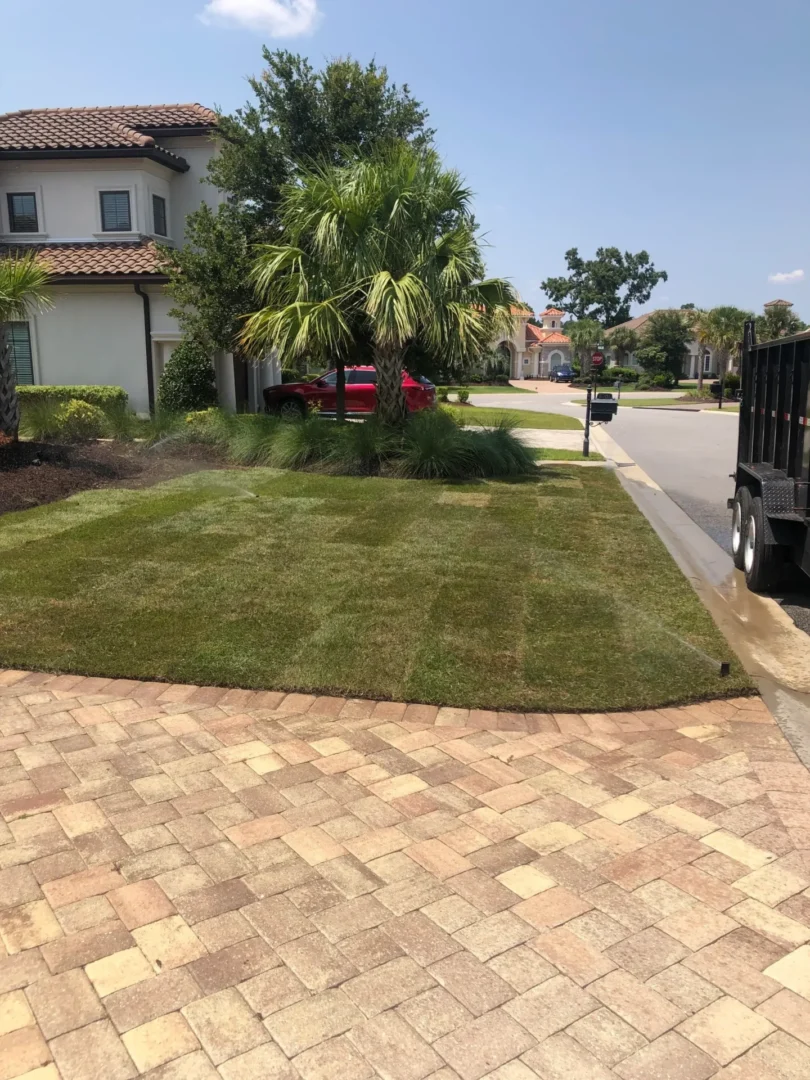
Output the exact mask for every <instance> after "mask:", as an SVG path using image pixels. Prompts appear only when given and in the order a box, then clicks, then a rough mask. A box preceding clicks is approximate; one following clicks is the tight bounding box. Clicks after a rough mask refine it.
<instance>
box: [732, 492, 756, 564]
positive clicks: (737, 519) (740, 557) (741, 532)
mask: <svg viewBox="0 0 810 1080" xmlns="http://www.w3.org/2000/svg"><path fill="white" fill-rule="evenodd" d="M750 515H751V492H750V491H749V490H748V488H747V487H741V488H740V489H739V490H738V491H737V494H736V495H735V496H734V507H733V510H732V515H731V554H732V556H733V558H734V565H735V566H736V567H737V569H738V570H743V569H744V568H745V526H746V522H747V521H748V518H749V517H750Z"/></svg>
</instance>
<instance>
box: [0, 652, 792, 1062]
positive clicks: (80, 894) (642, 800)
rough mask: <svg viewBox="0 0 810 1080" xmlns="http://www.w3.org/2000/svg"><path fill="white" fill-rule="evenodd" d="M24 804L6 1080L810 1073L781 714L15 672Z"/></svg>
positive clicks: (10, 885) (752, 706) (1, 702)
mask: <svg viewBox="0 0 810 1080" xmlns="http://www.w3.org/2000/svg"><path fill="white" fill-rule="evenodd" d="M0 785H2V786H1V787H0V809H1V810H2V821H0V939H1V940H2V946H3V948H2V950H0V1080H9V1078H12V1077H18V1076H21V1075H23V1076H25V1077H27V1078H28V1080H57V1078H58V1077H62V1078H64V1080H125V1078H127V1077H133V1076H136V1075H138V1074H146V1075H148V1076H150V1077H155V1078H158V1077H160V1078H162V1080H214V1078H216V1077H218V1076H221V1077H224V1078H225V1080H258V1078H261V1080H296V1078H299V1077H300V1078H303V1080H353V1078H364V1077H375V1076H377V1077H383V1078H386V1080H422V1078H425V1077H434V1078H435V1080H454V1078H458V1077H461V1078H462V1080H479V1078H480V1077H484V1076H488V1077H493V1078H497V1080H530V1078H531V1077H535V1076H539V1077H543V1078H546V1080H603V1078H607V1077H621V1078H623V1080H704V1078H709V1077H718V1078H719V1077H723V1078H728V1080H732V1078H733V1080H795V1078H799V1077H801V1078H805V1080H806V1078H807V1077H808V1076H810V945H808V944H807V943H808V941H810V929H809V928H810V889H808V885H809V884H810V775H809V774H808V773H807V772H806V771H805V769H804V768H803V766H802V765H801V764H800V763H799V762H798V761H797V759H796V758H795V756H794V754H793V752H792V751H791V749H790V747H789V746H788V745H787V743H786V742H785V740H784V739H783V737H782V735H781V733H780V730H779V728H778V727H777V726H776V725H775V724H774V723H773V721H772V719H771V717H770V715H769V714H768V713H767V711H766V710H765V708H764V706H763V705H762V704H761V702H760V701H759V700H757V699H750V700H744V699H741V700H736V701H730V702H723V703H715V704H711V705H705V706H693V707H690V708H686V709H677V710H675V709H672V710H667V709H664V710H661V711H658V712H651V713H642V714H630V713H625V714H617V715H594V716H585V717H581V716H556V717H550V716H520V715H500V716H499V715H496V714H494V713H473V714H469V713H467V712H466V711H461V710H449V709H443V710H440V711H438V713H437V710H436V709H435V708H429V707H426V706H410V707H408V708H406V707H405V706H404V705H397V704H392V703H379V704H375V703H374V702H365V701H349V702H346V701H344V700H342V699H334V698H319V699H317V700H316V699H315V698H311V697H307V696H304V695H301V694H291V695H289V696H287V697H284V695H282V694H272V693H251V692H247V691H238V690H231V691H227V692H225V691H222V690H215V689H201V690H198V689H196V688H195V687H178V686H174V687H167V686H166V685H162V684H156V683H152V684H137V683H134V682H123V681H118V682H108V681H105V680H101V679H80V678H78V677H65V676H62V677H58V678H54V677H48V676H37V675H27V676H26V675H24V674H23V673H19V672H6V673H4V674H0Z"/></svg>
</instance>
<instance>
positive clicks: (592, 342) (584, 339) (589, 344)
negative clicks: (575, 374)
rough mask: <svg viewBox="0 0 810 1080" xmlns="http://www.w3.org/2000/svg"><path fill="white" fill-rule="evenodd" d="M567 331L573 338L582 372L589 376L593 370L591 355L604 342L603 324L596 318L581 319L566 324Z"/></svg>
mask: <svg viewBox="0 0 810 1080" xmlns="http://www.w3.org/2000/svg"><path fill="white" fill-rule="evenodd" d="M565 333H566V334H567V336H568V337H569V338H570V339H571V346H572V348H573V350H574V355H575V356H576V357H577V359H578V360H579V363H580V369H581V371H582V374H583V375H585V376H587V375H589V374H590V370H591V355H592V353H593V351H594V349H595V348H597V346H599V345H600V344H601V342H602V338H603V334H604V332H603V330H602V324H601V323H599V322H597V320H596V319H580V320H579V321H578V322H568V323H566V324H565Z"/></svg>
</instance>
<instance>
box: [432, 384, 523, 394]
mask: <svg viewBox="0 0 810 1080" xmlns="http://www.w3.org/2000/svg"><path fill="white" fill-rule="evenodd" d="M460 389H462V388H461V387H460V386H437V387H436V393H437V394H438V393H440V392H441V391H442V390H447V391H448V393H450V394H453V393H455V392H456V390H460ZM464 389H465V390H467V391H469V393H470V394H533V393H534V390H526V389H525V387H523V386H465V387H464Z"/></svg>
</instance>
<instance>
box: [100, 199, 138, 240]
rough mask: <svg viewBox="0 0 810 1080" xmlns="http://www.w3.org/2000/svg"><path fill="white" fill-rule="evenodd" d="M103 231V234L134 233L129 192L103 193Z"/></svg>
mask: <svg viewBox="0 0 810 1080" xmlns="http://www.w3.org/2000/svg"><path fill="white" fill-rule="evenodd" d="M101 229H102V231H103V232H131V231H132V214H131V212H130V208H129V192H128V191H102V192H101Z"/></svg>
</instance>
